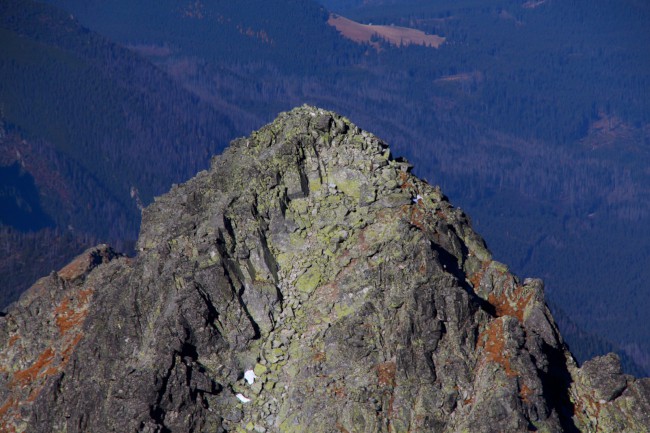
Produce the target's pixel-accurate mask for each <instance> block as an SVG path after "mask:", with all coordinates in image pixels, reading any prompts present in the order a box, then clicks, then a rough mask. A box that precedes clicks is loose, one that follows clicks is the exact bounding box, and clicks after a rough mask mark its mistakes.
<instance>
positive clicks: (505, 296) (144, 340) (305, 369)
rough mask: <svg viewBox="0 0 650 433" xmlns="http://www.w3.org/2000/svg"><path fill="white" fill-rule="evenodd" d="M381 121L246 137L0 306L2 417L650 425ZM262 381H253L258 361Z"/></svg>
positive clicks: (363, 425)
mask: <svg viewBox="0 0 650 433" xmlns="http://www.w3.org/2000/svg"><path fill="white" fill-rule="evenodd" d="M410 168H411V166H410V165H409V164H408V163H407V162H406V161H403V160H400V159H393V158H392V157H391V154H390V150H389V149H388V147H387V146H386V144H385V143H383V142H382V141H381V140H380V139H378V138H377V137H375V136H373V135H372V134H370V133H367V132H364V131H361V130H360V129H358V128H357V127H356V126H354V125H353V124H352V123H350V121H348V120H347V119H345V118H342V117H340V116H338V115H336V114H334V113H331V112H327V111H324V110H320V109H317V108H314V107H307V106H305V107H301V108H297V109H295V110H293V111H291V112H289V113H283V114H281V115H280V116H279V118H278V119H277V120H276V121H274V122H273V123H272V124H270V125H267V126H266V127H264V128H262V129H261V130H259V131H257V132H255V133H253V134H252V135H251V137H249V138H245V139H239V140H235V141H234V142H233V143H232V145H231V146H230V148H229V149H227V150H226V151H225V152H224V154H223V155H221V156H218V157H215V158H214V159H213V161H212V167H211V169H210V170H209V171H204V172H201V173H199V174H198V175H197V176H196V177H195V178H194V179H192V180H190V181H189V182H187V183H185V184H183V185H180V186H175V187H173V188H172V190H171V191H170V192H169V193H168V194H166V195H164V196H162V197H160V198H158V199H157V200H156V202H155V203H154V204H152V205H151V206H149V207H148V208H147V209H146V210H145V212H144V214H143V224H142V229H141V235H140V239H139V243H138V247H139V250H140V252H139V254H138V255H137V257H135V258H126V257H121V256H119V255H117V254H115V253H114V252H113V251H112V250H110V249H109V248H107V247H105V246H102V247H100V248H97V249H94V250H90V251H89V252H88V253H87V254H86V255H84V256H82V257H81V258H80V259H78V260H77V261H76V262H75V263H73V264H72V265H71V266H70V267H68V268H66V270H63V271H61V272H59V273H58V274H57V273H53V274H52V275H50V276H49V277H46V278H44V279H42V280H40V281H39V282H38V283H37V285H36V286H35V287H34V288H32V289H30V291H29V292H27V294H25V295H24V296H23V297H22V298H21V300H20V301H19V302H18V303H16V304H15V305H13V306H12V307H11V308H10V309H9V311H8V313H7V314H6V315H5V316H4V317H2V318H0V343H1V346H0V347H2V351H1V352H0V429H3V431H10V432H11V431H16V432H23V431H30V432H69V433H71V432H150V433H153V432H161V433H162V432H225V431H239V432H243V431H257V432H276V431H277V432H518V431H542V432H543V431H546V432H559V431H567V432H572V431H573V432H575V431H584V432H587V431H603V432H604V431H620V432H623V431H635V432H643V431H648V425H649V424H650V416H649V414H650V381H649V380H648V379H635V378H633V377H631V376H626V375H623V374H621V371H620V366H619V365H618V360H617V359H616V357H615V356H606V357H601V358H598V359H595V360H593V361H590V362H588V363H586V364H585V365H584V366H583V367H582V368H578V367H577V366H576V364H575V362H574V361H573V358H572V357H571V355H570V353H569V352H568V351H567V349H566V347H565V345H564V343H563V342H562V339H561V336H560V335H559V333H558V330H557V328H556V326H555V324H554V321H553V318H552V317H551V315H550V312H549V310H548V309H547V308H546V305H545V303H544V296H543V289H542V283H541V281H539V280H532V279H528V280H525V281H523V282H521V281H519V280H518V279H517V278H516V277H515V276H513V275H512V274H511V273H509V271H508V269H507V267H506V266H505V265H503V264H500V263H498V262H496V261H494V260H492V258H491V256H490V253H489V252H488V251H487V249H486V248H485V245H484V242H483V241H482V239H481V238H480V237H479V236H478V235H477V234H476V233H475V232H474V231H473V230H472V228H471V226H470V223H469V220H468V218H467V217H466V216H465V215H464V214H463V212H462V211H461V210H460V209H457V208H454V207H453V206H451V205H450V204H449V203H448V201H447V200H446V198H445V197H444V196H443V195H442V193H441V192H440V190H439V189H438V188H437V187H432V186H430V185H428V184H427V183H426V182H424V181H422V180H420V179H417V178H416V177H415V176H413V175H412V174H410ZM250 382H252V383H250Z"/></svg>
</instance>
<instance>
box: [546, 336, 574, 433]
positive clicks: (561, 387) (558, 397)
mask: <svg viewBox="0 0 650 433" xmlns="http://www.w3.org/2000/svg"><path fill="white" fill-rule="evenodd" d="M542 351H543V353H545V354H546V356H547V358H548V369H547V371H546V372H545V371H542V370H538V374H539V376H540V378H541V379H542V393H543V395H544V399H545V400H546V402H547V403H548V405H549V409H551V410H555V412H556V413H557V415H558V418H559V420H560V426H561V427H562V431H563V432H564V433H580V430H579V429H578V427H577V426H576V425H575V422H574V421H573V415H574V414H575V405H574V404H573V402H572V401H571V398H570V395H569V389H570V387H571V383H572V381H573V380H572V379H571V374H570V373H569V370H568V367H567V364H566V358H565V356H564V351H563V350H562V349H561V348H554V347H552V346H550V345H548V344H547V343H546V342H544V343H542Z"/></svg>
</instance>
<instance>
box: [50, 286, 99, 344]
mask: <svg viewBox="0 0 650 433" xmlns="http://www.w3.org/2000/svg"><path fill="white" fill-rule="evenodd" d="M92 293H93V291H92V289H86V290H80V291H79V292H78V294H77V297H76V307H73V306H71V305H70V301H71V300H72V301H74V300H75V299H74V298H66V299H64V300H63V302H61V304H60V305H59V306H58V307H57V308H56V309H55V310H54V313H55V315H56V326H57V327H58V328H59V332H60V333H61V335H64V334H66V333H68V332H69V331H70V330H71V329H73V328H79V327H80V325H81V324H82V323H83V321H84V319H85V318H86V315H87V314H88V308H87V307H88V302H89V300H90V296H91V295H92Z"/></svg>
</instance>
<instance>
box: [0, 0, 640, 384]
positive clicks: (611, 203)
mask: <svg viewBox="0 0 650 433" xmlns="http://www.w3.org/2000/svg"><path fill="white" fill-rule="evenodd" d="M330 13H336V14H340V15H342V16H345V17H347V18H349V19H351V20H354V21H356V22H358V23H363V24H373V25H383V26H399V27H408V28H414V29H419V30H422V31H424V32H426V33H427V34H435V35H438V36H440V37H444V38H445V39H444V43H442V44H441V45H440V47H439V48H437V49H436V48H432V47H426V46H417V45H408V46H406V45H404V44H403V45H401V46H400V45H393V44H390V43H389V42H388V41H386V40H383V39H382V38H381V37H379V36H376V37H375V38H374V39H373V41H372V43H357V42H355V41H353V40H351V39H349V38H347V37H345V36H344V35H342V34H340V33H339V31H337V29H335V28H334V27H332V26H330V25H328V24H327V20H328V18H329V16H330ZM649 18H650V6H648V5H647V4H646V3H645V2H641V1H635V0H623V1H620V0H619V1H614V0H596V1H585V0H571V1H558V0H539V1H533V0H531V1H515V0H494V1H490V2H485V1H477V0H462V1H451V0H439V1H422V0H403V1H397V0H395V1H379V0H376V1H363V2H361V1H355V0H349V1H346V0H323V1H322V2H321V3H316V2H314V1H293V0H275V1H261V0H249V1H231V2H224V1H216V2H203V1H191V2H190V1H188V2H177V1H168V0H164V1H158V2H154V1H150V0H146V1H141V2H136V3H133V2H127V1H125V0H111V1H102V2H99V1H95V0H85V1H80V0H50V1H49V2H48V4H47V5H46V4H42V3H37V2H31V1H13V0H8V1H5V2H3V3H2V4H1V5H0V44H1V46H2V50H0V104H1V105H0V110H1V111H0V115H1V118H2V122H3V123H2V125H0V126H2V128H1V129H0V135H1V139H0V166H1V167H0V169H1V170H2V171H0V176H2V182H3V183H2V185H1V188H2V189H1V190H0V191H1V193H2V196H0V199H1V200H3V201H2V203H3V207H2V214H0V219H1V221H2V224H3V229H2V230H1V231H0V241H2V242H3V251H7V254H6V257H7V259H3V262H2V264H1V267H0V272H2V276H3V277H2V278H0V279H2V281H3V286H2V288H1V290H2V299H4V303H6V302H8V301H10V300H12V299H15V297H16V296H17V295H18V293H19V292H20V291H21V290H23V289H24V288H26V287H27V286H29V284H30V283H31V282H33V280H34V278H35V277H36V276H38V275H45V274H47V273H48V272H49V271H51V270H52V269H56V267H57V266H59V265H60V263H59V262H57V260H59V258H60V257H61V255H62V253H61V252H62V251H65V252H67V255H68V256H69V255H73V254H75V253H77V252H79V250H81V249H83V248H84V247H86V246H90V245H91V244H92V243H97V242H110V243H111V244H113V245H116V246H117V247H118V248H120V249H122V250H125V251H129V249H130V248H131V244H132V241H133V239H134V238H135V236H136V233H137V228H138V224H139V209H138V206H139V203H140V202H142V203H144V204H145V205H146V204H147V203H149V202H150V201H151V200H152V197H153V196H155V195H157V194H161V193H162V192H164V191H165V190H166V189H168V188H169V187H170V186H171V184H172V183H173V182H179V181H182V180H184V179H187V178H188V177H189V176H191V175H192V174H193V173H194V172H196V171H197V170H200V169H201V168H203V167H205V166H206V165H207V163H208V160H209V156H210V155H211V154H214V153H218V152H219V151H221V149H223V148H224V146H226V145H227V143H228V141H229V140H230V139H232V138H234V137H236V136H241V135H244V134H248V133H249V132H250V131H251V130H252V129H255V128H258V127H260V126H261V125H263V124H264V123H265V122H267V121H269V120H270V119H272V118H274V117H275V116H276V115H277V113H278V112H279V111H282V110H286V109H289V108H291V107H292V106H295V105H300V104H303V103H309V104H315V105H319V106H322V107H324V108H328V109H332V110H335V111H338V112H340V113H341V114H343V115H345V116H347V117H349V118H350V119H351V120H352V121H353V122H355V123H357V124H358V125H359V126H360V127H362V128H364V129H367V130H370V131H373V132H375V133H377V134H378V135H380V136H381V137H382V138H383V139H384V140H386V141H387V142H388V143H390V144H391V146H392V149H393V153H395V154H397V155H403V156H405V157H407V158H408V159H409V160H410V161H411V162H412V163H414V165H415V170H416V172H417V174H418V175H420V176H423V177H426V178H428V180H429V181H430V182H431V183H435V184H440V185H441V187H442V189H443V191H444V192H445V193H446V194H447V195H448V196H449V197H450V198H451V200H452V202H453V203H454V204H455V205H457V206H460V207H462V208H463V209H464V210H466V211H467V213H468V214H469V215H470V216H472V218H473V221H474V225H475V227H476V228H477V230H478V231H479V232H480V233H481V234H482V235H483V236H484V237H485V238H486V240H487V242H488V246H489V247H490V249H491V250H492V251H493V252H494V253H495V256H496V258H497V259H498V260H500V261H503V262H505V263H508V264H509V265H511V266H512V268H513V271H514V272H516V273H517V274H519V275H521V276H522V277H526V276H535V277H541V278H543V279H544V280H545V282H546V290H547V297H548V298H549V300H550V301H551V303H552V305H553V306H554V310H556V312H557V314H559V315H560V316H561V319H560V323H561V325H562V326H563V327H564V328H565V329H567V330H569V331H568V335H569V337H568V340H569V344H570V346H571V347H574V348H575V350H574V353H576V354H577V355H578V356H579V357H580V358H582V359H585V358H586V357H588V356H592V355H593V354H595V353H600V352H602V351H605V350H612V349H614V350H616V351H618V352H619V353H620V354H621V355H622V356H623V358H624V364H625V366H626V368H627V370H628V371H631V372H634V373H637V374H641V373H643V372H644V371H645V373H648V372H650V332H649V331H648V329H647V327H646V326H645V319H646V314H645V311H646V310H647V308H648V307H650V291H649V290H648V289H647V281H650V267H648V266H647V264H648V262H649V261H650V224H649V223H650V171H648V169H647V167H648V166H649V164H648V163H649V162H650V97H649V96H650V95H648V91H649V89H650V49H649V48H648V47H650V31H649V30H648V26H647V22H648V19H649ZM5 202H6V203H7V205H6V206H5V204H4V203H5ZM26 215H28V216H29V217H26ZM39 245H40V246H39ZM63 262H65V260H63Z"/></svg>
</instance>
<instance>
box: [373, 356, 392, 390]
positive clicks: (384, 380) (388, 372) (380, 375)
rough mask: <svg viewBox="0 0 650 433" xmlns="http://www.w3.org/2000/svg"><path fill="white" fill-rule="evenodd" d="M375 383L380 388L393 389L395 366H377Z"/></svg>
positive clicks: (387, 363) (388, 364) (385, 364)
mask: <svg viewBox="0 0 650 433" xmlns="http://www.w3.org/2000/svg"><path fill="white" fill-rule="evenodd" d="M376 368H377V381H378V382H379V385H380V386H389V387H391V388H394V387H395V375H396V373H397V365H396V364H395V362H392V361H389V362H383V363H381V364H377V367H376Z"/></svg>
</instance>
